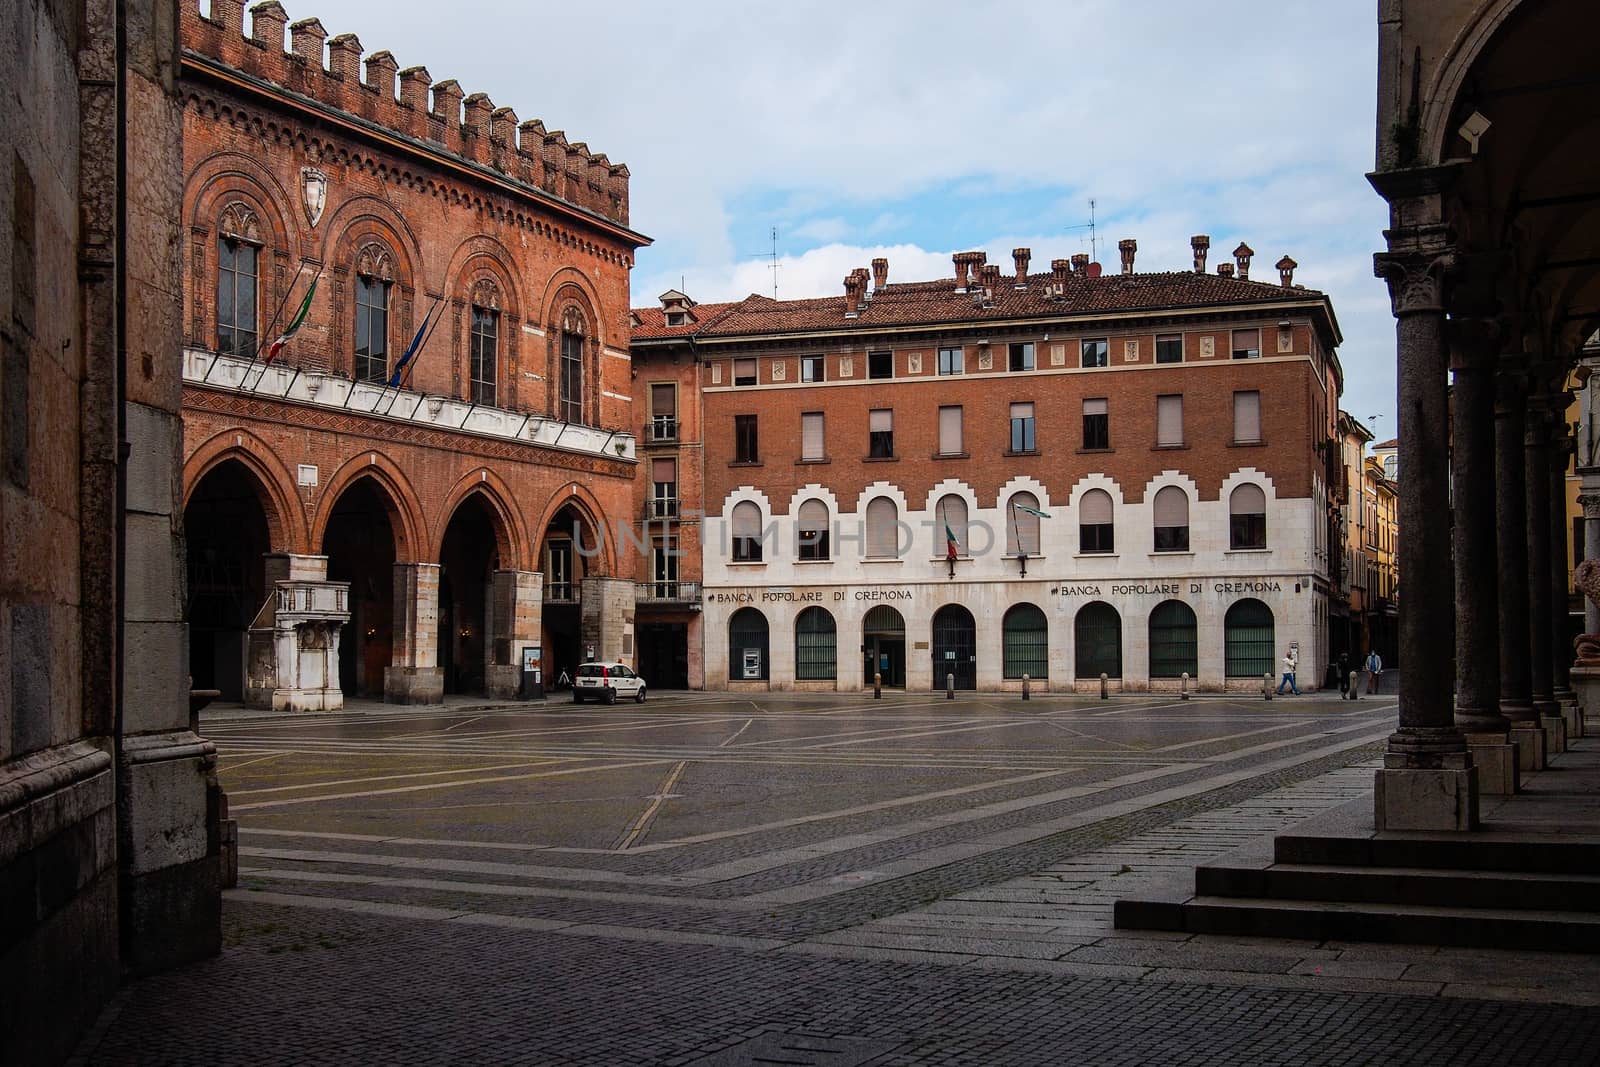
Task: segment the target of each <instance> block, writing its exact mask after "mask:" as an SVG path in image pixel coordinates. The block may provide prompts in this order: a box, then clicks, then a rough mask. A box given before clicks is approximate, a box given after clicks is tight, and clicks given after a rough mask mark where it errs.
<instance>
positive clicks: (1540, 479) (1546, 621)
mask: <svg viewBox="0 0 1600 1067" xmlns="http://www.w3.org/2000/svg"><path fill="white" fill-rule="evenodd" d="M1524 440H1525V444H1526V448H1525V451H1524V454H1523V466H1524V471H1525V477H1526V479H1527V519H1528V528H1527V539H1528V572H1527V577H1526V581H1527V584H1528V636H1529V642H1528V652H1529V671H1528V674H1529V678H1530V680H1531V682H1532V685H1533V710H1534V713H1535V714H1536V716H1537V717H1538V718H1540V719H1543V718H1544V717H1545V716H1547V715H1554V714H1555V713H1556V702H1555V693H1554V689H1555V679H1554V673H1553V672H1552V670H1551V668H1550V664H1551V654H1550V643H1551V633H1552V631H1551V627H1550V402H1549V398H1548V396H1547V395H1546V394H1545V393H1543V392H1539V393H1537V394H1535V395H1532V396H1530V397H1529V398H1528V425H1527V436H1526V438H1525V439H1524Z"/></svg>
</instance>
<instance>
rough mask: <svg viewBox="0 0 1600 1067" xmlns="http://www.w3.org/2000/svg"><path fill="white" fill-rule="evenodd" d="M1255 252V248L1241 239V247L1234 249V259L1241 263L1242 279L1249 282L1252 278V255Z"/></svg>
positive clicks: (1240, 276) (1240, 274)
mask: <svg viewBox="0 0 1600 1067" xmlns="http://www.w3.org/2000/svg"><path fill="white" fill-rule="evenodd" d="M1255 254H1256V251H1255V249H1253V248H1251V247H1250V246H1249V245H1247V244H1245V243H1244V242H1243V241H1240V242H1239V247H1238V248H1235V249H1234V250H1233V261H1234V262H1235V263H1237V264H1239V280H1240V281H1242V282H1247V281H1249V280H1250V257H1251V256H1253V255H1255Z"/></svg>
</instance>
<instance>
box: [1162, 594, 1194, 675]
mask: <svg viewBox="0 0 1600 1067" xmlns="http://www.w3.org/2000/svg"><path fill="white" fill-rule="evenodd" d="M1199 673H1200V654H1199V639H1198V636H1197V633H1196V627H1195V618H1194V609H1193V608H1191V607H1190V606H1189V605H1187V604H1185V603H1184V602H1183V601H1181V600H1164V601H1162V602H1161V603H1160V604H1157V605H1156V609H1155V610H1154V611H1152V612H1151V613H1150V677H1152V678H1177V677H1178V676H1179V675H1182V674H1188V675H1189V677H1190V678H1193V677H1194V676H1195V675H1197V674H1199Z"/></svg>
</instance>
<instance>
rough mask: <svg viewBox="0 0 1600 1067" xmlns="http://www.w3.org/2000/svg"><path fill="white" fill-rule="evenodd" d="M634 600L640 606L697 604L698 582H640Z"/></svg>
mask: <svg viewBox="0 0 1600 1067" xmlns="http://www.w3.org/2000/svg"><path fill="white" fill-rule="evenodd" d="M636 599H637V600H638V602H639V603H641V604H699V603H700V583H699V582H680V581H676V580H674V581H670V582H640V583H639V588H638V592H637V594H636Z"/></svg>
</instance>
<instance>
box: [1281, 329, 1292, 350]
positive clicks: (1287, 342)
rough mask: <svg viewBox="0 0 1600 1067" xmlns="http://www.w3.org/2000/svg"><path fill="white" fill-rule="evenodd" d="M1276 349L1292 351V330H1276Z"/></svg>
mask: <svg viewBox="0 0 1600 1067" xmlns="http://www.w3.org/2000/svg"><path fill="white" fill-rule="evenodd" d="M1278 351H1279V352H1293V351H1294V331H1293V330H1279V331H1278Z"/></svg>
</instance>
